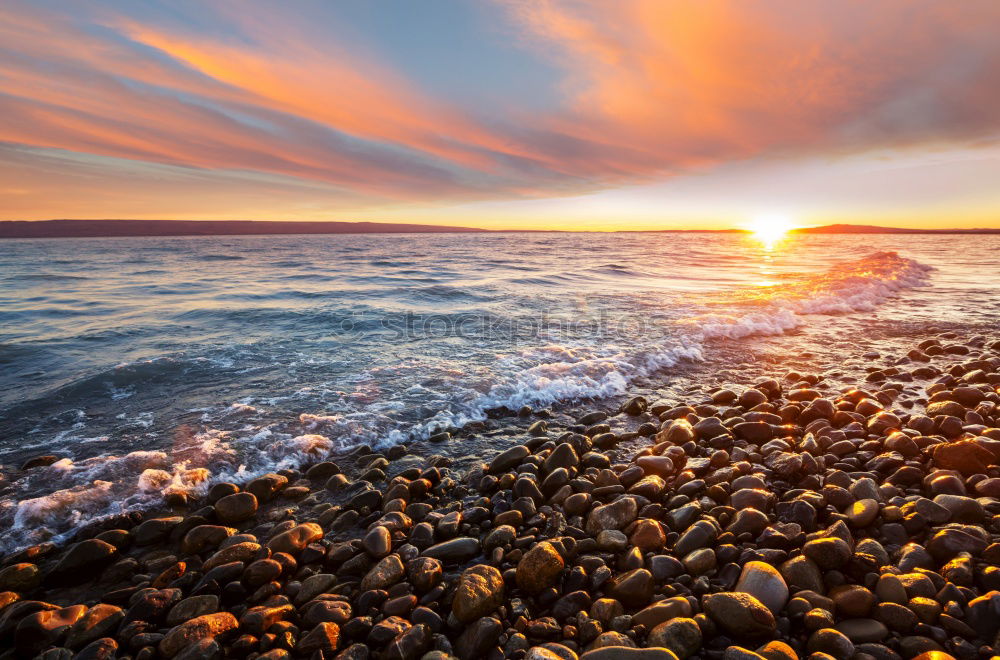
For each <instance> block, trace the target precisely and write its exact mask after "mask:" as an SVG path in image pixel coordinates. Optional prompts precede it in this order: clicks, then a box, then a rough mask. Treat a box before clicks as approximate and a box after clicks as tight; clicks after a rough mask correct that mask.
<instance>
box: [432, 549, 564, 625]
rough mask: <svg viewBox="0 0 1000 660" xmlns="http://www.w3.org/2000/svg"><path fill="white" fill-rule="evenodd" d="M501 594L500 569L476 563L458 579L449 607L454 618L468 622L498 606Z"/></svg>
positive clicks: (501, 578)
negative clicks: (453, 597)
mask: <svg viewBox="0 0 1000 660" xmlns="http://www.w3.org/2000/svg"><path fill="white" fill-rule="evenodd" d="M529 554H530V553H529ZM525 556H527V555H525ZM522 561H523V560H522ZM560 561H561V558H560ZM503 596H504V584H503V575H501V574H500V571H499V570H497V569H496V568H494V567H493V566H487V565H485V564H478V565H476V566H472V567H470V568H467V569H466V570H465V571H464V572H463V573H462V576H461V577H460V578H459V579H458V586H457V587H456V589H455V599H454V600H453V601H452V606H451V609H452V612H453V613H454V614H455V618H457V619H458V620H459V621H461V622H462V623H469V622H471V621H474V620H476V619H478V618H479V617H483V616H486V615H488V614H490V613H491V612H493V611H494V610H495V609H497V608H498V607H500V605H502V604H503Z"/></svg>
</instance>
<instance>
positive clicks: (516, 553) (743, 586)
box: [0, 332, 1000, 660]
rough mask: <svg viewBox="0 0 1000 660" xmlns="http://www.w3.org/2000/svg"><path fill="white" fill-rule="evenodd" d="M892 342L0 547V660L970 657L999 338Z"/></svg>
mask: <svg viewBox="0 0 1000 660" xmlns="http://www.w3.org/2000/svg"><path fill="white" fill-rule="evenodd" d="M892 357H893V361H894V362H895V365H896V366H892V367H887V368H885V367H883V368H879V369H875V368H871V369H869V370H868V373H867V374H866V375H865V376H864V377H863V378H860V377H859V378H858V379H857V380H858V382H856V383H854V384H853V385H848V386H834V385H833V384H832V382H829V381H828V379H826V378H824V375H823V374H812V373H795V372H783V373H775V374H773V375H772V377H769V378H763V379H760V380H757V381H756V382H748V383H745V386H744V387H742V388H734V387H729V388H719V389H712V388H711V387H709V388H708V394H707V395H706V396H703V397H700V398H697V399H691V400H675V401H666V400H662V401H656V400H648V398H647V397H644V396H632V397H624V398H623V399H622V401H621V405H620V407H619V408H618V409H616V410H611V411H604V410H597V411H593V412H590V413H585V414H583V415H582V416H580V417H579V418H578V419H576V420H574V421H573V422H571V423H568V424H564V423H561V422H557V421H555V420H552V419H548V420H547V419H544V418H539V419H536V420H532V419H531V415H532V413H531V412H530V411H522V413H524V414H525V415H526V416H527V417H528V418H527V419H526V420H525V425H524V431H523V432H522V433H521V434H519V435H517V436H513V437H508V438H503V439H500V438H496V439H495V441H494V443H493V444H494V447H495V449H494V451H492V452H491V453H490V454H489V455H484V456H482V457H481V458H480V460H479V461H478V462H476V463H474V464H472V465H471V467H466V468H464V469H458V468H456V467H455V466H453V465H452V461H451V460H450V459H449V458H447V457H446V456H443V455H439V454H437V455H436V454H428V453H426V452H425V453H423V454H420V453H419V452H416V453H414V452H413V451H411V449H412V448H408V447H407V446H405V445H395V446H393V447H392V448H390V449H388V450H386V451H381V452H380V451H374V450H372V449H370V448H366V447H358V448H355V449H353V450H351V451H350V452H344V453H342V454H339V455H338V454H335V455H333V456H330V457H328V458H327V459H326V460H321V461H318V462H315V463H313V464H311V465H303V466H302V468H301V469H286V470H280V471H277V472H274V473H269V474H266V475H263V476H260V477H257V478H255V479H253V480H251V481H249V482H246V483H228V482H223V483H217V484H215V485H214V486H212V487H211V489H210V490H209V491H208V492H207V493H206V494H205V495H203V496H200V497H192V498H184V499H183V500H182V501H174V502H168V503H167V504H173V505H174V506H173V507H168V506H166V504H165V505H164V506H161V507H159V508H158V509H153V510H150V511H147V512H145V513H138V512H132V513H130V514H128V515H122V516H119V517H112V518H107V519H104V520H102V521H100V522H99V523H95V524H93V525H90V526H88V527H86V528H83V529H81V530H80V532H79V533H78V534H77V536H76V537H75V538H73V539H72V541H71V542H69V543H66V544H64V545H56V544H52V543H42V544H37V545H34V546H30V547H27V548H24V549H22V550H20V551H18V552H16V553H14V554H11V555H9V556H7V557H5V558H4V559H3V564H2V568H0V591H2V593H0V648H3V649H6V650H5V651H3V652H2V653H0V658H35V657H38V658H46V659H56V658H59V659H62V658H65V659H70V658H79V659H81V660H82V659H96V658H115V657H117V658H136V659H140V658H142V659H152V658H183V659H194V658H223V657H225V658H247V659H248V660H250V659H255V658H269V659H270V658H317V659H318V658H342V659H344V660H347V659H357V660H363V659H365V658H386V659H390V658H392V659H396V658H399V659H407V660H417V659H423V660H444V659H446V658H451V657H456V658H459V659H460V660H472V659H477V658H489V659H490V660H500V659H501V658H515V659H523V658H527V659H530V660H575V659H576V658H586V659H587V660H609V659H618V658H622V659H625V660H629V659H632V658H634V659H637V660H647V659H649V660H653V659H663V660H674V659H678V660H684V659H690V660H700V659H702V658H705V659H712V660H737V659H743V658H746V659H748V660H749V659H751V658H766V659H767V660H792V659H795V658H812V659H814V660H826V659H828V658H835V659H837V660H850V659H855V660H868V659H869V658H874V659H876V660H891V659H896V658H904V659H910V658H920V659H921V660H943V659H946V658H949V657H951V658H957V659H959V660H973V659H975V658H989V657H991V656H993V655H994V654H995V653H996V649H997V645H998V644H1000V637H998V633H1000V501H998V499H997V498H998V497H1000V428H998V427H1000V419H998V416H1000V410H998V403H1000V395H998V393H997V388H998V386H1000V341H997V339H996V338H995V337H986V336H981V335H980V336H972V337H962V336H959V335H957V334H955V333H951V332H946V333H943V334H941V335H939V336H935V337H929V338H927V339H925V340H923V341H920V342H919V343H918V344H917V345H914V346H912V347H911V350H909V351H908V352H907V353H906V354H905V355H898V356H892ZM434 440H435V441H437V442H441V441H444V442H447V441H448V438H436V439H434ZM428 444H431V443H428Z"/></svg>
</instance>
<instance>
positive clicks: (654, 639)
mask: <svg viewBox="0 0 1000 660" xmlns="http://www.w3.org/2000/svg"><path fill="white" fill-rule="evenodd" d="M649 646H656V647H663V648H667V649H670V650H671V651H673V652H674V654H675V655H676V656H677V657H678V658H680V659H681V660H684V658H687V657H690V656H692V655H694V654H695V653H697V652H698V649H700V648H701V628H699V627H698V622H697V621H695V620H694V619H688V618H683V617H678V618H676V619H670V620H669V621H665V622H663V623H661V624H660V625H658V626H656V627H655V628H653V630H652V631H651V632H650V633H649Z"/></svg>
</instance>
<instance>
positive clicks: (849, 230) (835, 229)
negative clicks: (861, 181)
mask: <svg viewBox="0 0 1000 660" xmlns="http://www.w3.org/2000/svg"><path fill="white" fill-rule="evenodd" d="M792 231H793V232H794V233H796V234H1000V229H905V228H901V227H876V226H875V225H823V226H822V227H803V228H802V229H793V230H792Z"/></svg>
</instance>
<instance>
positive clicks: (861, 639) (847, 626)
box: [834, 619, 889, 644]
mask: <svg viewBox="0 0 1000 660" xmlns="http://www.w3.org/2000/svg"><path fill="white" fill-rule="evenodd" d="M834 628H836V629H837V630H839V631H840V632H842V633H844V634H845V635H847V637H848V639H850V640H851V641H852V642H854V643H855V644H863V643H865V642H881V641H882V640H883V639H885V638H886V637H888V636H889V629H888V628H886V627H885V624H884V623H881V622H879V621H876V620H875V619H845V620H843V621H841V622H839V623H838V624H837V625H836V626H834Z"/></svg>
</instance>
